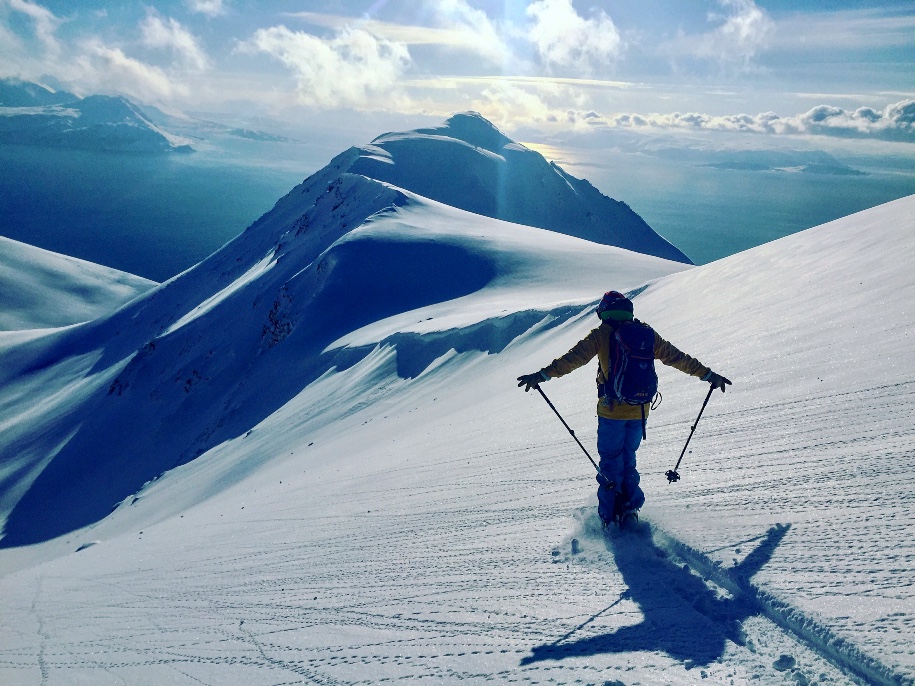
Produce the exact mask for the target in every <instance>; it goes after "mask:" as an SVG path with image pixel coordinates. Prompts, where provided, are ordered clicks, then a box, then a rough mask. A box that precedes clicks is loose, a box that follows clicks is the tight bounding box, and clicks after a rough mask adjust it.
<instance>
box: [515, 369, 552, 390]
mask: <svg viewBox="0 0 915 686" xmlns="http://www.w3.org/2000/svg"><path fill="white" fill-rule="evenodd" d="M544 381H546V379H544V378H543V374H541V373H540V372H537V373H535V374H523V375H521V376H519V377H518V388H521V387H522V386H524V387H525V388H524V392H525V393H527V392H528V391H529V390H531V389H532V388H537V386H539V385H540V384H541V383H543V382H544Z"/></svg>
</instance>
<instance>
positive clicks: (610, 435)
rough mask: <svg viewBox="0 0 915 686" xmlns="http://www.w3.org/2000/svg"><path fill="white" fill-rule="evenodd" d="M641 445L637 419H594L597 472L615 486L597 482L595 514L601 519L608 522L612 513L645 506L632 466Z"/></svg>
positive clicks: (636, 473) (635, 470) (640, 431)
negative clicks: (598, 456)
mask: <svg viewBox="0 0 915 686" xmlns="http://www.w3.org/2000/svg"><path fill="white" fill-rule="evenodd" d="M641 442H642V420H641V419H607V418H606V417H598V418H597V452H598V453H599V454H600V471H601V473H602V474H603V475H604V476H605V477H607V478H608V479H610V480H611V481H613V482H614V483H615V484H616V487H615V488H612V489H611V488H608V487H607V486H606V484H604V483H601V478H600V476H598V478H597V481H598V483H599V484H600V485H599V486H598V488H597V512H598V514H599V515H600V518H601V520H603V521H604V522H609V521H611V520H612V519H613V516H614V514H615V513H619V512H623V511H625V510H637V509H638V508H640V507H642V505H644V504H645V494H644V493H642V489H641V488H639V472H638V470H637V469H636V466H635V452H636V450H638V449H639V444H641Z"/></svg>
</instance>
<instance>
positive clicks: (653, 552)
mask: <svg viewBox="0 0 915 686" xmlns="http://www.w3.org/2000/svg"><path fill="white" fill-rule="evenodd" d="M790 526H791V525H790V524H786V525H776V526H774V527H772V528H771V529H769V531H768V532H767V533H766V534H765V535H764V536H761V537H760V538H761V539H762V540H761V541H760V543H759V545H758V546H757V547H756V548H755V549H754V550H753V551H752V552H751V553H750V554H749V555H747V556H746V557H745V558H744V560H743V561H742V562H740V563H739V564H738V565H737V566H736V567H733V568H732V569H731V570H730V576H731V578H732V579H735V580H736V581H738V583H746V582H748V581H749V579H750V578H751V577H752V576H753V575H754V574H756V572H758V571H759V570H760V569H761V568H762V567H763V566H764V565H765V564H766V563H767V562H768V561H769V560H770V559H771V558H772V555H773V553H774V552H775V549H776V548H777V547H778V545H779V543H781V540H782V538H784V536H785V534H786V533H787V532H788V530H789V529H790ZM756 540H758V539H756ZM607 548H608V550H610V551H611V552H612V553H613V556H614V558H615V560H616V565H617V567H618V568H619V570H620V572H621V573H622V575H623V580H624V582H625V583H626V585H627V586H628V590H627V591H625V592H624V593H623V595H622V596H621V597H620V598H619V599H617V600H615V601H614V602H613V603H612V604H611V605H610V606H609V607H607V608H604V609H603V610H601V611H600V612H598V613H597V614H596V615H594V617H592V618H590V619H589V620H587V621H586V622H584V623H583V624H581V625H580V626H579V627H577V628H576V629H574V630H573V631H571V632H569V633H567V634H565V635H564V636H562V637H560V638H559V639H557V640H556V641H554V642H552V643H548V644H544V645H540V646H536V647H534V648H533V649H532V650H531V654H530V655H529V656H527V657H525V658H524V659H522V660H521V664H522V665H528V664H532V663H534V662H541V661H543V660H564V659H566V658H570V657H583V656H588V655H600V654H607V653H629V652H637V651H652V652H656V651H662V652H665V653H667V654H668V655H670V657H672V658H673V659H675V660H680V661H684V662H687V664H690V663H691V664H692V665H695V666H704V665H708V664H710V663H712V662H714V661H715V660H717V659H718V658H720V657H722V656H723V655H724V651H725V649H726V647H727V642H728V641H733V642H734V643H737V644H738V645H743V644H744V638H743V631H742V622H743V621H744V620H746V619H747V618H749V617H752V616H754V615H757V614H759V613H760V608H759V605H758V604H757V602H756V601H755V600H754V599H752V598H748V597H745V596H743V595H739V596H736V597H729V596H728V595H724V596H719V595H718V594H716V593H715V592H714V591H713V590H711V589H710V588H709V587H708V586H707V585H706V584H705V582H704V581H703V580H702V579H701V578H700V577H698V576H697V575H696V574H693V573H692V572H691V571H689V569H688V568H684V567H680V566H677V565H676V564H674V563H673V562H671V560H670V558H669V555H668V553H667V552H666V551H665V550H663V549H662V548H660V547H658V546H657V545H656V544H655V543H654V541H653V540H651V537H650V536H647V535H646V536H638V535H631V534H624V535H622V536H620V537H619V538H617V539H616V540H611V541H608V542H607ZM624 598H628V599H630V600H632V601H633V602H634V603H636V605H638V606H639V609H640V610H641V611H642V615H643V620H642V622H641V623H639V624H635V625H630V626H625V627H622V628H620V629H617V630H616V631H614V632H612V633H609V634H601V635H597V636H588V637H583V638H579V639H577V640H569V639H570V638H571V636H572V635H574V633H576V632H577V631H578V630H579V629H582V628H584V627H585V626H586V625H588V624H590V623H591V622H592V621H593V620H594V619H596V618H597V616H598V615H602V614H604V613H605V612H607V611H608V610H610V609H611V608H613V607H614V606H616V605H617V604H618V603H620V602H621V601H622V600H623V599H624Z"/></svg>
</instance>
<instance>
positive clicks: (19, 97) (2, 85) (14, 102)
mask: <svg viewBox="0 0 915 686" xmlns="http://www.w3.org/2000/svg"><path fill="white" fill-rule="evenodd" d="M76 100H79V97H78V96H76V95H74V94H73V93H70V92H68V91H57V90H54V89H53V88H50V87H49V86H45V85H43V84H40V83H32V82H30V81H21V80H19V79H0V107H44V106H46V105H62V104H64V103H68V102H74V101H76Z"/></svg>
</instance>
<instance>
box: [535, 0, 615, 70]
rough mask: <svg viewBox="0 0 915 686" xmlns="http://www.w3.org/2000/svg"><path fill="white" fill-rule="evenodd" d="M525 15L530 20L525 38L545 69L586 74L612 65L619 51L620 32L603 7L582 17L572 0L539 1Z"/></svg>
mask: <svg viewBox="0 0 915 686" xmlns="http://www.w3.org/2000/svg"><path fill="white" fill-rule="evenodd" d="M527 15H528V16H529V17H531V19H532V20H533V22H532V24H531V25H530V27H529V28H528V32H527V37H528V39H529V40H530V41H531V43H532V44H533V45H534V47H535V48H536V49H537V52H538V54H539V55H540V59H541V61H542V62H543V63H544V65H545V66H546V67H547V68H560V69H566V68H568V69H575V70H577V71H578V72H581V73H586V74H587V73H591V72H593V71H594V70H595V69H597V68H599V67H601V66H605V65H608V64H612V63H613V62H614V61H615V60H616V59H617V58H618V57H619V56H620V53H621V52H622V49H623V41H622V38H621V37H620V33H619V31H618V30H617V28H616V25H615V24H614V23H613V20H612V19H611V18H610V17H609V16H608V15H607V14H606V13H605V12H604V11H603V10H600V11H597V12H596V13H595V14H594V16H593V17H592V18H590V19H585V18H584V17H582V16H581V15H580V14H578V12H576V11H575V8H574V7H573V6H572V2H571V0H538V1H537V2H534V3H533V4H531V5H529V6H528V8H527Z"/></svg>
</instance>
